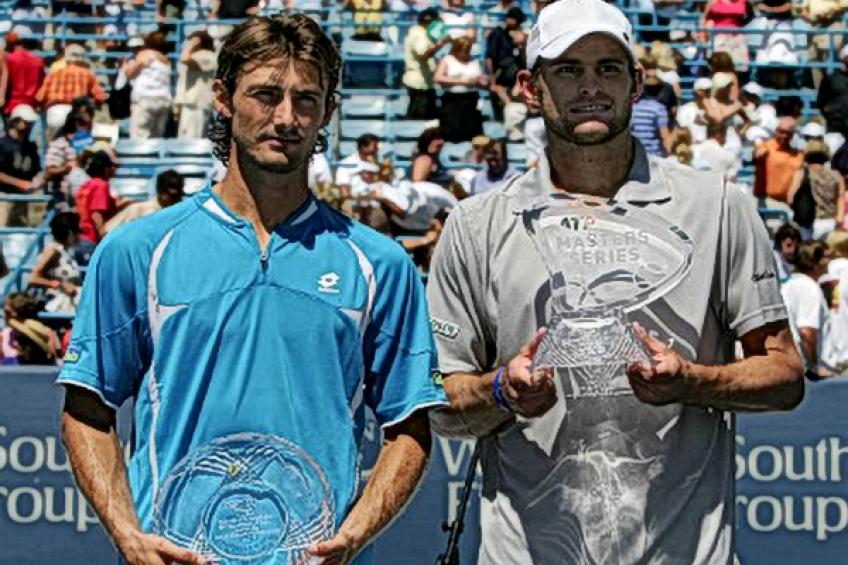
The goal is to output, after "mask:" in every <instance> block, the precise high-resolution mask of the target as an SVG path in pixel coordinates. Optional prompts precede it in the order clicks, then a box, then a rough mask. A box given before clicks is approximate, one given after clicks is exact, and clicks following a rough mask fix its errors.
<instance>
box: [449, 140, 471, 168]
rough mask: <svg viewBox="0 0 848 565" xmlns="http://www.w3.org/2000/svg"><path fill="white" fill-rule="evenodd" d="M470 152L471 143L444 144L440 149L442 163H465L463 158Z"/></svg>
mask: <svg viewBox="0 0 848 565" xmlns="http://www.w3.org/2000/svg"><path fill="white" fill-rule="evenodd" d="M469 151H471V142H470V141H466V142H464V143H445V146H444V147H443V148H442V161H445V162H450V163H465V156H466V155H467V154H468V152H469Z"/></svg>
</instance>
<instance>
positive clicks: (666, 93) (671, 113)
mask: <svg viewBox="0 0 848 565" xmlns="http://www.w3.org/2000/svg"><path fill="white" fill-rule="evenodd" d="M639 64H640V65H642V68H643V69H645V86H644V88H643V90H642V97H643V98H650V99H652V100H656V101H657V102H659V103H660V104H662V105H663V106H664V107H665V109H666V112H667V113H668V121H669V122H673V121H674V117H675V115H676V114H677V94H676V93H675V92H674V87H673V86H672V85H671V84H669V83H667V82H666V81H665V80H664V79H663V78H662V76H661V74H660V69H659V61H658V59H657V57H656V56H654V54H653V52H652V53H649V54H646V55H643V56H642V57H640V58H639Z"/></svg>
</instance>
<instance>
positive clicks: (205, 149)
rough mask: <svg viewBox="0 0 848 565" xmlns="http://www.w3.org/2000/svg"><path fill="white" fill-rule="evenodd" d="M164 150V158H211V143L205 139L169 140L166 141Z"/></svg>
mask: <svg viewBox="0 0 848 565" xmlns="http://www.w3.org/2000/svg"><path fill="white" fill-rule="evenodd" d="M164 149H165V151H164V153H165V158H168V157H193V158H199V157H202V158H206V159H211V158H212V141H211V140H209V139H207V138H205V137H204V138H198V139H169V140H167V141H166V143H165V148H164Z"/></svg>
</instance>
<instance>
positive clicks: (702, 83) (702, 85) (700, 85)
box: [692, 77, 713, 90]
mask: <svg viewBox="0 0 848 565" xmlns="http://www.w3.org/2000/svg"><path fill="white" fill-rule="evenodd" d="M692 88H693V89H694V90H712V89H713V81H712V79H710V77H701V78H699V79H698V80H696V81H695V84H694V86H692Z"/></svg>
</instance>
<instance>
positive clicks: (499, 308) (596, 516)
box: [428, 0, 803, 565]
mask: <svg viewBox="0 0 848 565" xmlns="http://www.w3.org/2000/svg"><path fill="white" fill-rule="evenodd" d="M527 61H528V65H529V70H524V71H521V72H520V75H519V80H520V82H521V84H522V86H523V90H524V95H525V98H527V99H528V101H529V102H531V103H532V104H534V105H537V106H538V107H540V108H541V111H542V115H543V118H544V121H545V129H546V131H547V136H548V148H547V151H546V152H545V153H544V154H543V155H542V156H541V157H540V160H539V163H538V165H537V166H536V167H535V168H534V169H531V170H530V171H528V172H527V173H526V174H525V175H523V176H520V177H517V178H516V179H514V180H511V181H508V182H507V183H505V184H504V185H502V186H500V187H498V188H495V189H493V190H492V191H491V192H489V193H487V194H485V195H482V196H480V197H476V198H471V199H467V200H465V201H463V202H461V203H460V204H459V206H458V207H457V208H456V209H455V210H454V211H453V212H452V214H451V216H450V217H449V218H448V221H447V223H446V225H445V228H444V231H443V233H442V237H441V239H440V240H439V244H438V247H437V249H436V253H435V257H434V259H433V263H432V266H431V271H430V277H429V282H428V298H429V303H430V312H431V315H432V316H433V324H432V326H433V331H434V333H435V334H436V339H437V344H438V346H439V354H440V365H441V370H442V372H443V374H445V375H446V377H445V380H444V383H445V390H446V392H447V395H448V398H449V400H450V407H448V408H445V409H442V410H440V411H438V412H436V413H435V414H433V415H432V418H433V422H434V424H435V427H436V429H437V430H439V431H440V432H441V433H443V434H447V435H454V436H476V437H478V438H481V441H482V450H483V451H482V468H483V498H482V506H481V522H482V529H483V541H482V544H481V547H480V553H479V563H481V564H486V565H488V564H498V565H507V564H521V565H525V564H530V563H536V564H546V565H547V564H552V563H555V564H558V565H559V564H595V563H598V564H600V563H614V564H636V563H640V564H642V563H674V564H686V565H690V564H694V563H700V564H719V563H721V564H728V563H732V562H733V559H734V557H733V553H734V548H733V539H734V535H733V527H734V505H735V501H734V497H733V482H734V469H733V460H734V452H735V431H734V416H733V413H734V412H735V411H738V410H781V409H790V408H792V407H794V406H795V405H797V404H798V402H800V400H801V398H802V395H803V369H802V366H801V363H800V360H799V357H798V353H797V351H796V349H795V346H794V344H793V342H792V336H791V334H790V331H789V328H788V326H787V323H786V311H785V309H784V307H783V305H782V301H781V296H780V292H779V290H778V286H777V278H776V275H775V272H774V270H775V268H774V260H773V258H772V254H771V246H770V244H769V241H768V237H767V235H766V232H765V229H764V228H763V225H762V222H761V221H760V219H759V217H758V216H757V214H756V211H755V210H754V209H753V207H752V205H751V203H750V202H749V201H748V199H747V198H746V197H745V195H744V194H743V193H742V192H741V191H739V190H738V189H737V188H736V187H734V186H732V185H730V184H728V183H726V182H725V181H724V179H723V178H722V177H721V175H719V174H717V173H713V172H709V171H707V172H701V171H695V170H693V169H690V168H687V167H684V166H682V165H679V164H677V163H672V162H670V161H667V160H662V159H659V158H654V157H652V156H648V155H646V153H645V151H644V149H643V148H642V147H641V145H640V144H639V143H638V141H636V140H635V139H634V138H633V137H632V136H631V134H630V129H629V125H630V117H631V106H632V104H633V101H634V100H636V99H637V98H638V96H639V94H640V91H641V87H642V72H641V69H639V68H638V67H637V66H636V64H635V57H634V54H633V36H632V31H631V27H630V24H629V22H628V20H627V19H626V18H625V16H624V15H623V14H622V13H621V12H620V11H619V10H618V9H616V8H615V7H613V6H611V5H609V4H607V3H605V2H603V1H601V0H561V1H559V2H555V3H553V4H551V5H550V6H548V7H546V8H545V9H544V10H542V12H541V14H540V16H539V19H538V21H537V24H536V26H535V27H534V28H533V30H532V32H531V34H530V40H529V43H528V50H527ZM546 194H551V195H556V196H558V197H559V200H560V201H567V202H568V203H569V206H573V207H576V208H577V209H578V211H579V213H580V214H585V216H583V217H584V218H588V219H589V220H588V221H586V222H585V223H584V222H582V221H575V222H574V223H572V222H570V221H569V222H568V224H567V226H566V227H568V228H569V229H571V230H572V233H570V234H569V235H564V234H563V233H562V232H560V236H561V237H560V238H559V239H558V240H556V241H559V245H560V246H561V248H562V253H561V256H562V258H561V259H560V260H561V263H562V265H561V270H560V271H554V272H555V274H554V275H552V276H549V271H548V269H547V268H546V263H545V261H544V259H543V258H542V256H541V254H540V252H537V246H536V245H534V238H536V237H538V236H534V235H533V233H536V234H538V231H537V232H533V231H532V227H533V226H534V225H535V224H534V222H535V221H536V220H535V219H534V218H538V214H537V215H536V216H534V214H536V213H537V212H538V211H539V210H540V208H539V204H538V203H539V199H540V198H543V197H544V196H545V195H546ZM566 217H571V218H575V216H566ZM579 219H580V218H579V217H578V218H577V220H579ZM557 225H565V224H557ZM652 233H656V234H659V233H662V234H665V235H662V236H659V235H658V236H657V239H653V237H652V236H650V234H652ZM664 245H671V246H674V245H677V246H679V247H680V249H687V250H688V251H685V252H682V253H684V254H685V255H686V257H687V259H686V261H685V262H686V263H687V265H688V266H687V267H684V268H683V269H682V270H679V271H677V272H676V273H673V272H672V271H670V270H668V271H666V270H665V265H663V264H659V263H652V265H650V266H648V265H647V264H646V263H645V261H644V259H645V257H651V256H653V257H657V256H658V255H656V254H657V253H658V252H659V251H660V249H662V248H663V246H664ZM549 260H550V258H549ZM646 268H647V269H648V270H653V272H654V273H659V274H660V275H661V278H662V281H661V282H660V281H659V279H657V280H655V281H654V282H651V281H648V280H647V279H646V278H644V277H645V275H647V271H646ZM590 272H591V273H601V274H602V276H599V277H596V278H594V279H592V280H591V281H588V279H586V278H581V277H580V276H579V275H580V274H581V273H590ZM557 277H559V279H558V278H557ZM628 281H629V282H628ZM611 282H612V284H610V283H611ZM629 284H632V285H633V286H632V289H631V290H632V292H630V291H628V290H627V289H628V288H630V287H629V286H628V285H629ZM658 284H660V285H661V287H662V292H660V290H659V289H660V286H655V285H658ZM564 285H565V286H567V287H568V291H567V292H568V295H566V298H565V300H566V301H569V300H570V302H569V306H570V307H572V308H573V309H574V311H572V312H570V313H569V315H570V316H575V318H571V319H572V321H573V325H572V326H571V327H572V328H578V327H582V328H596V329H597V336H596V338H597V339H589V340H583V341H580V340H572V341H564V342H557V341H556V340H557V339H558V338H557V337H551V338H546V337H545V335H546V334H545V330H542V329H541V328H545V327H546V326H549V325H550V326H551V329H550V331H551V335H552V336H556V335H558V334H557V332H556V331H554V329H553V328H557V329H560V328H561V327H562V326H561V325H560V324H561V321H562V320H563V317H562V303H561V300H562V297H563V291H562V288H563V286H564ZM569 285H570V286H569ZM575 290H576V291H581V292H573V291H575ZM555 292H558V293H559V294H554V293H555ZM643 293H646V294H643ZM554 295H555V296H557V301H556V302H555V301H554V300H553V299H552V296H554ZM639 295H643V296H646V298H645V299H644V300H636V298H635V297H637V296H639ZM575 296H577V297H578V298H575ZM605 299H606V300H612V301H613V302H615V303H618V304H621V303H623V304H627V305H629V306H628V308H629V309H628V310H627V311H626V324H625V325H623V326H622V327H630V328H632V331H633V335H634V337H633V339H634V340H635V342H636V343H639V344H640V346H641V347H642V348H643V349H644V351H645V354H646V356H645V358H644V359H643V360H641V361H633V360H632V358H629V357H626V356H625V355H621V356H618V357H615V359H614V362H612V363H607V358H608V357H610V356H614V355H613V353H612V352H613V351H615V350H614V349H604V347H605V346H604V345H601V344H605V343H607V342H608V341H614V340H611V339H610V338H611V337H612V336H611V335H610V334H609V333H606V332H605V328H606V327H607V326H605V325H604V324H603V323H601V322H609V323H610V327H612V326H613V325H614V324H615V322H616V317H617V316H619V314H620V312H617V311H616V310H615V309H614V308H613V306H611V305H610V306H609V307H608V309H607V306H606V305H605V304H608V303H605V302H604V300H605ZM587 305H591V307H587ZM554 312H557V315H558V316H560V317H559V318H558V321H557V320H554V319H553V313H554ZM565 319H568V318H565ZM621 319H622V318H621V317H619V318H618V320H621ZM576 333H577V331H576V330H575V334H576ZM589 333H590V332H589V331H588V330H583V331H582V333H580V334H579V335H580V336H582V337H586V336H587V335H589ZM534 336H535V337H534ZM551 339H553V340H554V341H553V343H555V344H556V343H559V346H560V351H562V352H564V353H565V354H567V355H565V356H564V358H567V360H566V361H563V362H559V361H558V362H557V363H555V367H556V369H555V371H550V370H549V371H540V370H532V367H533V365H534V359H535V358H536V353H537V348H538V347H539V343H540V342H545V343H548V342H546V341H545V340H551ZM736 340H740V341H741V344H742V348H743V350H744V353H745V359H743V360H740V361H736V360H735V358H734V354H733V350H734V342H735V341H736ZM602 360H603V361H602ZM589 385H591V386H589Z"/></svg>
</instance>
